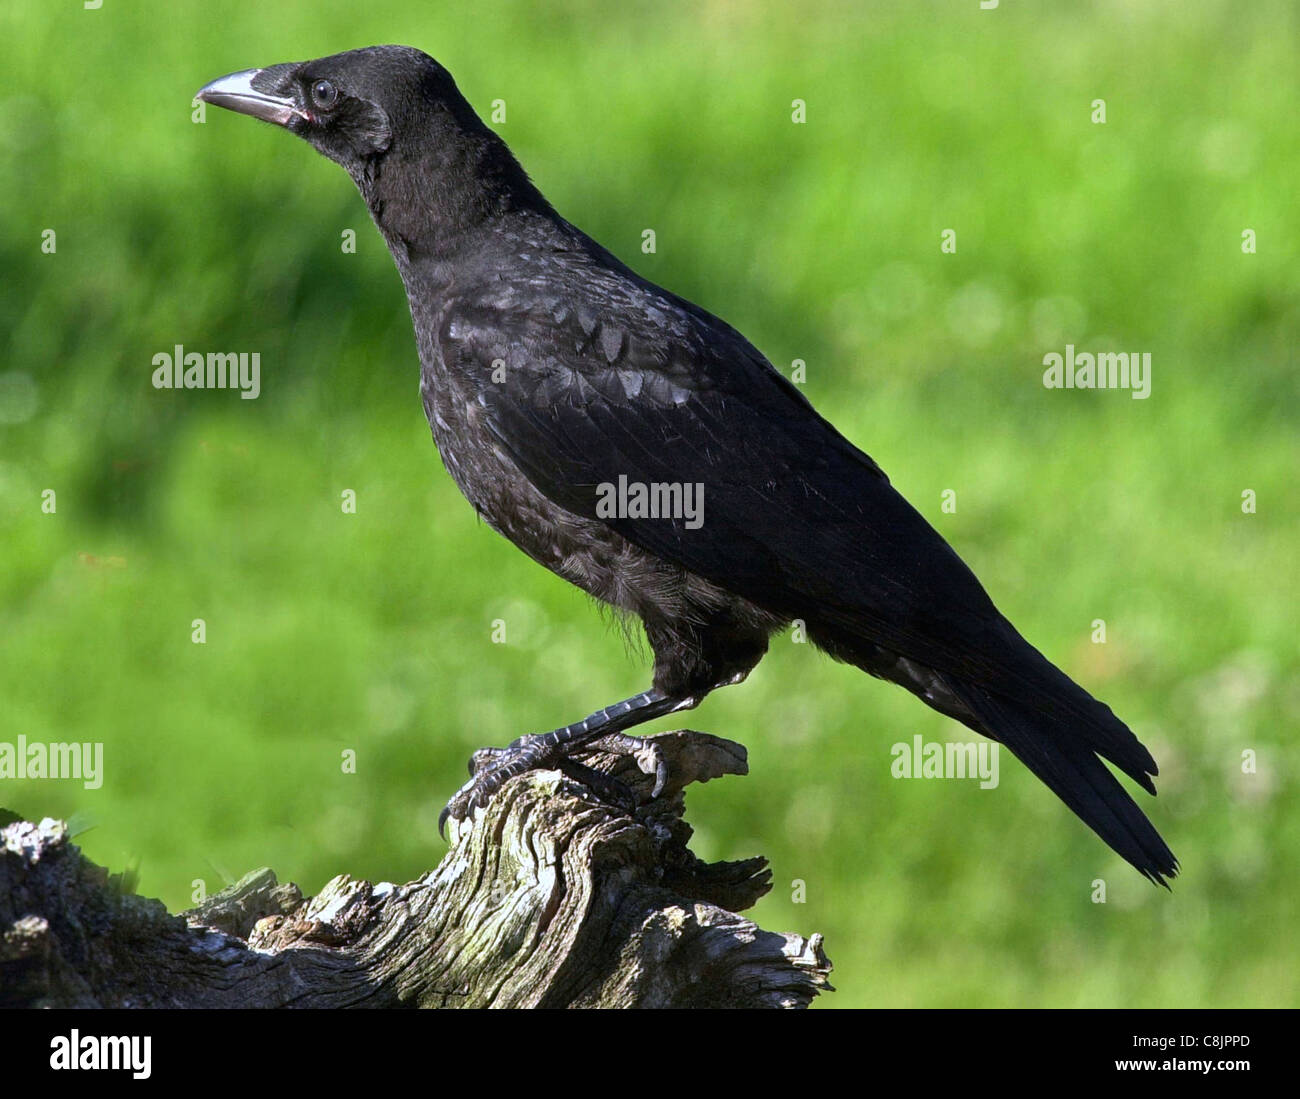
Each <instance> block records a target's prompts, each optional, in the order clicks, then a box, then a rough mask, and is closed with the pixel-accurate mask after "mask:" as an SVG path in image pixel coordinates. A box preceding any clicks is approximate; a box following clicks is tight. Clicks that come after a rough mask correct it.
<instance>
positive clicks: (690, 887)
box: [0, 732, 831, 1007]
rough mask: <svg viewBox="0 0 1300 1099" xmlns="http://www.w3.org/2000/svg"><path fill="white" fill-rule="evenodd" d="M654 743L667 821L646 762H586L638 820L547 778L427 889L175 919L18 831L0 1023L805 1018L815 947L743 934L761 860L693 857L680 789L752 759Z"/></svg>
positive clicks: (280, 890)
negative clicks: (729, 1014)
mask: <svg viewBox="0 0 1300 1099" xmlns="http://www.w3.org/2000/svg"><path fill="white" fill-rule="evenodd" d="M653 743H654V744H656V745H657V746H658V747H657V750H658V751H661V752H663V754H664V756H665V757H666V758H667V759H668V762H669V775H670V778H669V782H668V785H667V788H666V789H665V791H664V792H663V794H662V795H661V796H660V797H659V798H657V799H654V800H649V799H648V793H649V787H650V780H649V779H648V778H647V777H646V776H645V775H643V774H642V771H641V768H642V767H649V766H650V762H649V761H648V760H647V759H645V758H644V755H643V756H642V757H641V758H637V757H635V756H629V755H626V754H615V753H606V752H603V751H595V752H593V753H592V754H591V755H590V756H589V757H588V758H587V759H586V760H585V762H586V764H587V765H588V766H591V767H593V768H595V769H596V770H598V771H600V772H601V773H604V774H608V775H613V776H615V777H617V778H618V779H620V780H621V781H623V782H624V783H625V784H626V785H627V787H629V788H630V789H632V790H633V791H634V792H635V793H636V794H637V801H638V803H639V804H638V806H637V808H636V809H635V810H634V811H628V810H627V809H624V808H618V807H615V806H614V805H612V804H611V803H609V802H608V801H607V800H602V798H600V797H597V796H596V794H595V793H593V791H592V790H591V788H590V787H589V785H587V784H586V783H581V782H578V781H577V780H576V779H574V778H572V777H569V776H568V775H566V774H562V773H561V772H559V771H540V772H533V773H531V774H526V775H522V776H519V777H518V778H515V779H512V780H511V781H510V782H508V783H507V784H506V785H505V786H504V787H503V788H502V789H501V790H500V791H499V792H498V793H497V795H496V797H495V798H494V799H493V801H492V803H491V805H490V806H489V807H488V808H487V809H485V810H480V811H478V812H477V813H475V815H474V817H473V818H472V819H471V820H469V821H466V822H463V823H462V824H460V825H459V826H456V825H455V824H454V823H453V828H452V836H451V839H452V846H451V849H450V850H449V851H448V853H447V855H446V857H445V858H444V859H443V861H442V864H441V865H440V866H439V867H438V868H437V869H436V870H432V871H430V872H429V873H427V874H425V875H424V876H423V877H421V878H419V879H418V880H416V881H413V882H409V883H407V884H406V885H393V884H391V883H387V882H382V883H379V884H377V885H372V884H371V883H370V882H366V881H359V880H356V879H353V878H350V877H348V876H347V875H339V876H338V877H336V878H334V879H333V880H331V881H330V882H329V883H327V884H326V886H325V887H324V888H323V889H322V890H321V892H320V893H319V894H318V895H317V896H315V897H312V898H304V897H303V896H302V894H301V893H300V891H299V890H298V887H297V886H296V885H293V884H291V883H290V884H280V883H279V882H278V881H277V880H276V876H275V874H274V873H272V872H271V871H270V870H269V869H261V870H256V871H253V872H252V873H250V874H248V875H247V876H246V877H244V878H243V879H242V880H241V881H239V882H238V883H236V884H235V885H233V886H231V887H230V888H229V889H226V890H224V891H223V892H222V893H220V894H218V895H216V896H214V897H212V898H211V899H209V900H208V901H207V902H206V903H205V904H203V905H202V906H201V907H199V908H198V909H196V910H193V911H190V912H185V913H182V914H180V915H172V914H169V913H168V912H167V910H166V908H165V907H164V906H163V904H162V903H161V902H160V901H156V900H150V899H147V898H144V897H140V896H137V895H135V894H134V893H132V892H130V891H129V889H127V888H124V886H123V883H122V880H121V878H120V877H113V876H110V875H109V874H108V872H107V871H106V870H104V869H103V868H102V867H99V866H96V865H94V864H93V863H91V862H89V861H88V860H86V859H85V858H84V857H83V856H82V854H81V852H80V850H79V849H78V848H77V847H76V846H75V845H74V844H73V843H72V842H71V841H70V839H69V836H68V831H67V827H66V825H64V824H63V823H62V822H60V821H55V820H51V819H48V818H47V819H45V820H43V821H41V822H40V823H39V824H34V823H31V822H28V821H17V822H15V823H12V824H10V825H8V826H7V827H5V828H4V829H3V831H2V832H0V836H2V837H3V847H2V848H0V1006H4V1007H15V1006H20V1007H21V1006H25V1007H38V1006H40V1007H803V1006H806V1005H807V1004H808V1003H809V1002H810V1001H811V1000H812V999H813V997H814V996H815V995H816V994H817V993H818V992H820V991H821V990H823V989H829V988H830V985H829V983H828V982H827V974H828V973H829V971H830V968H831V966H830V962H829V961H828V960H827V959H826V957H825V955H824V954H823V952H822V941H821V936H820V935H815V934H814V935H812V936H811V937H809V938H807V939H805V938H803V937H802V936H799V935H793V934H777V933H773V932H769V931H763V930H762V929H760V928H759V927H757V926H756V925H754V924H753V923H752V922H750V921H749V920H747V919H745V918H744V917H742V916H739V915H736V912H738V911H741V910H744V909H745V908H748V907H749V906H751V905H752V904H754V902H755V901H757V900H758V898H759V897H761V896H762V895H763V894H764V893H766V892H767V891H768V889H769V888H770V887H771V874H770V872H769V870H768V869H767V862H766V860H765V859H762V858H751V859H745V860H742V861H738V862H721V863H713V864H706V863H703V862H701V861H700V860H699V859H697V858H696V857H695V856H694V855H693V854H691V852H690V851H689V850H688V849H687V846H686V845H687V842H688V841H689V839H690V836H691V829H690V827H689V826H688V825H687V824H686V823H685V821H684V820H683V819H682V813H683V809H684V796H683V793H682V789H683V787H685V786H686V785H688V784H689V783H691V782H706V781H708V780H709V779H711V778H717V777H719V776H721V775H726V774H735V775H743V774H745V772H746V770H747V767H746V760H745V750H744V749H743V748H742V747H740V746H739V745H737V744H733V743H731V742H730V741H726V740H721V739H719V738H717V737H713V736H709V735H707V734H703V733H695V732H677V733H668V734H665V735H663V736H661V737H657V738H655V740H654V742H653ZM606 796H608V791H606Z"/></svg>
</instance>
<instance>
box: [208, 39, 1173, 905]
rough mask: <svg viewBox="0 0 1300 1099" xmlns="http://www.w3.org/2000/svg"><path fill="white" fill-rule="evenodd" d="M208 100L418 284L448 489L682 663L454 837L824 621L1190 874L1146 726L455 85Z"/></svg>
mask: <svg viewBox="0 0 1300 1099" xmlns="http://www.w3.org/2000/svg"><path fill="white" fill-rule="evenodd" d="M199 98H200V99H202V100H206V101H207V102H209V103H213V104H217V105H218V106H222V107H227V108H229V109H231V110H234V111H239V112H241V113H243V114H248V115H252V116H253V117H255V118H260V119H264V120H266V121H268V122H274V123H276V124H278V125H280V126H283V127H284V128H285V129H287V130H290V131H292V132H293V133H296V134H298V135H299V136H300V137H303V138H305V139H306V140H307V141H309V142H310V143H311V144H312V145H314V146H315V147H316V149H317V150H318V151H320V152H321V153H323V154H324V155H325V156H327V157H329V158H330V159H331V160H334V161H336V162H337V163H338V164H340V165H342V166H343V168H345V169H346V170H347V172H348V174H349V175H350V176H351V177H352V179H353V180H354V181H355V183H356V185H357V187H358V188H359V189H360V191H361V195H362V197H363V198H364V199H365V202H366V205H367V206H368V207H369V208H370V212H371V214H372V216H373V217H374V221H375V224H376V225H377V226H378V227H379V231H380V232H381V233H382V234H383V236H384V240H385V241H387V243H388V248H389V250H390V251H391V252H392V255H393V259H394V260H395V261H396V263H397V269H398V271H399V272H400V273H401V276H402V281H403V282H404V283H405V285H406V293H407V297H408V299H409V301H410V307H411V318H412V320H413V322H414V325H415V335H416V341H417V344H418V347H419V353H420V363H421V375H420V391H421V395H422V396H423V399H424V410H425V413H426V415H427V416H428V419H429V425H430V427H431V428H432V430H433V437H434V440H435V442H436V443H437V446H438V450H439V452H440V453H441V455H442V460H443V462H444V464H445V465H446V467H447V470H448V472H449V473H450V474H451V476H452V477H453V478H454V479H455V481H456V483H457V485H459V486H460V489H461V491H462V492H463V493H464V494H465V496H466V497H467V498H468V499H469V501H470V503H471V504H473V505H474V507H475V509H477V511H478V513H479V515H481V516H482V517H483V518H484V519H485V520H486V521H487V522H488V523H489V524H490V525H491V526H492V527H493V528H495V529H496V530H497V531H499V532H500V533H501V534H503V535H505V536H506V537H507V538H509V539H510V541H512V542H513V543H514V544H515V545H516V546H518V547H519V548H520V549H521V550H523V551H524V552H525V553H526V554H528V555H529V556H530V557H532V558H533V559H534V560H535V561H537V562H538V563H540V564H542V565H545V566H546V567H547V568H548V569H551V570H552V571H553V572H555V573H557V574H558V575H560V576H562V577H564V578H565V579H566V580H569V581H570V582H572V583H573V584H576V585H577V586H578V587H580V588H582V589H583V590H584V591H586V592H588V593H590V594H591V595H593V596H595V597H596V598H597V599H599V600H602V601H604V602H605V603H607V604H609V605H611V606H612V607H615V608H617V609H618V610H619V611H622V612H626V613H629V614H632V615H636V616H638V617H639V618H640V620H641V622H642V624H643V625H644V628H645V633H646V637H647V639H648V641H649V644H650V647H651V649H652V651H653V653H654V679H653V684H652V686H651V688H650V690H648V691H645V692H643V693H642V694H639V695H636V696H634V697H632V698H629V699H626V700H624V701H622V702H618V703H615V704H614V705H612V706H607V707H605V708H604V709H602V710H597V711H596V712H595V713H593V714H591V715H590V716H589V717H587V718H585V719H584V720H582V721H580V722H577V723H576V724H573V725H566V726H564V727H563V728H559V729H555V730H553V731H551V732H549V733H544V734H538V735H534V736H525V737H521V738H520V739H518V740H516V741H515V742H514V743H513V744H511V745H510V746H508V747H507V748H504V749H500V750H492V749H484V750H483V751H480V752H478V753H475V757H474V760H473V761H471V775H472V777H471V780H470V781H469V782H468V783H467V784H466V785H465V786H464V787H463V788H462V789H461V790H460V792H459V793H458V794H457V795H456V796H455V797H454V798H453V799H452V800H451V802H450V803H449V804H448V806H447V809H446V810H444V814H443V819H444V820H445V818H446V816H447V815H448V814H451V815H453V816H455V817H456V818H457V819H461V818H463V817H464V816H465V815H466V814H467V813H468V812H470V811H471V810H472V809H473V808H475V807H477V806H481V805H483V804H485V803H486V801H487V799H489V798H490V797H491V796H492V794H493V792H494V791H495V790H497V789H498V788H499V787H500V786H501V784H502V783H503V782H504V781H505V780H506V779H507V778H509V777H510V776H512V775H515V774H519V773H520V772H522V771H525V770H528V769H530V768H534V767H540V766H560V767H564V768H566V769H570V768H574V767H580V766H581V765H579V764H577V763H576V762H575V761H574V760H572V759H571V758H569V757H570V754H571V753H573V752H574V751H576V750H578V749H581V748H584V747H587V746H589V745H590V744H591V743H592V742H593V741H595V740H597V739H600V738H607V737H608V738H609V740H607V741H602V743H614V744H619V745H621V746H622V747H624V748H628V749H631V748H633V747H635V746H638V745H639V746H641V747H644V742H641V741H638V740H636V738H633V737H628V736H625V735H623V732H622V731H623V730H626V729H628V728H630V727H632V726H634V725H637V724H640V723H641V722H644V721H649V720H650V719H652V718H657V717H660V716H662V715H664V714H669V713H673V712H675V711H678V710H685V709H689V708H690V707H692V706H695V705H697V704H698V703H699V702H700V700H701V699H702V698H704V696H705V695H707V694H708V693H709V692H710V691H712V690H713V689H714V688H715V687H720V686H723V685H725V684H730V683H739V682H740V681H741V680H743V679H744V678H745V676H746V675H748V674H749V672H750V670H751V669H752V668H753V667H754V666H755V664H757V663H758V661H759V659H760V658H761V657H762V656H763V654H764V652H765V651H766V650H767V646H768V640H769V638H770V637H771V636H772V635H773V634H774V633H776V632H777V631H780V630H782V629H783V628H785V627H786V626H788V625H789V624H790V623H791V622H792V621H795V620H799V621H802V622H803V623H804V624H805V628H806V631H807V635H808V637H809V638H810V639H811V640H812V641H813V642H815V643H816V644H817V645H818V646H819V647H820V648H822V649H823V650H825V651H826V652H827V653H829V654H830V655H831V656H832V657H834V658H835V659H837V660H841V661H845V662H847V663H850V664H853V665H855V666H856V667H858V668H861V669H862V670H863V671H866V672H869V673H870V674H872V675H874V676H879V677H881V678H884V679H888V680H890V681H892V682H894V683H898V684H901V685H902V686H903V687H906V688H907V689H908V690H909V691H911V692H912V693H913V694H915V695H917V696H918V697H919V698H921V699H922V700H923V701H924V702H926V703H927V704H928V705H930V706H932V707H934V708H935V709H936V710H938V711H940V712H941V713H944V714H947V715H948V716H950V717H952V718H955V719H956V720H958V721H960V722H962V723H963V724H965V725H967V726H968V727H969V728H971V729H974V730H975V731H976V732H979V733H982V734H983V735H984V736H987V737H991V738H992V739H994V740H996V741H999V742H1001V743H1002V744H1004V745H1005V746H1006V747H1007V748H1009V749H1010V750H1011V751H1012V752H1013V753H1014V754H1015V755H1016V756H1018V757H1019V758H1020V759H1021V760H1022V761H1023V762H1024V763H1025V765H1026V766H1028V767H1029V768H1030V769H1031V770H1032V771H1033V772H1034V773H1035V774H1036V775H1038V777H1039V778H1041V779H1042V780H1043V781H1044V782H1045V783H1046V784H1047V785H1048V786H1049V787H1051V789H1052V790H1053V791H1055V792H1056V794H1057V795H1058V796H1059V797H1060V798H1061V800H1063V801H1064V802H1065V803H1066V804H1067V805H1068V806H1069V807H1070V808H1071V809H1073V810H1074V811H1075V812H1076V813H1077V814H1078V815H1079V816H1080V817H1081V818H1082V819H1083V820H1084V821H1085V822H1086V823H1087V824H1088V825H1089V826H1090V827H1091V828H1092V829H1093V830H1094V831H1096V832H1097V834H1098V835H1099V836H1101V838H1102V839H1104V840H1105V841H1106V842H1107V843H1108V844H1110V846H1111V847H1112V848H1114V849H1115V850H1116V851H1117V852H1118V853H1119V854H1120V855H1122V856H1123V857H1124V858H1125V859H1127V860H1128V861H1129V862H1130V863H1132V864H1133V866H1135V867H1136V868H1137V869H1138V870H1139V871H1141V872H1142V873H1143V874H1144V875H1146V876H1147V877H1148V878H1150V879H1151V880H1152V881H1155V882H1158V883H1160V884H1165V881H1164V879H1165V878H1166V877H1168V876H1172V875H1173V874H1174V873H1176V871H1177V866H1178V864H1177V861H1176V860H1175V858H1174V856H1173V854H1172V853H1171V852H1170V850H1169V848H1168V847H1167V846H1165V843H1164V841H1163V840H1162V839H1161V838H1160V836H1159V834H1158V833H1157V832H1156V830H1155V829H1154V828H1153V827H1152V826H1151V823H1150V822H1149V821H1148V820H1147V819H1146V817H1145V816H1143V814H1142V811H1141V810H1140V809H1139V808H1138V807H1137V805H1136V804H1135V803H1134V801H1133V800H1132V799H1131V798H1130V797H1129V795H1128V794H1127V793H1126V792H1125V791H1124V788H1123V787H1122V786H1121V785H1120V783H1119V782H1118V781H1117V780H1116V778H1115V776H1114V775H1113V774H1112V773H1111V772H1110V771H1109V770H1108V769H1107V767H1106V766H1105V764H1104V763H1102V758H1104V759H1107V760H1109V761H1110V762H1111V763H1113V764H1114V765H1115V766H1116V767H1118V768H1119V769H1120V770H1121V771H1123V772H1124V773H1125V774H1127V775H1128V776H1129V777H1130V778H1132V779H1133V781H1135V782H1137V783H1138V784H1139V785H1140V786H1142V787H1143V788H1144V789H1145V790H1147V791H1148V792H1149V793H1152V794H1154V793H1155V787H1154V786H1153V784H1152V782H1151V778H1150V776H1152V775H1155V774H1156V773H1157V769H1156V764H1155V761H1154V760H1153V759H1152V758H1151V754H1150V753H1149V752H1148V751H1147V750H1146V748H1144V747H1143V746H1142V744H1141V743H1139V742H1138V740H1137V738H1136V737H1135V736H1134V735H1133V733H1132V732H1130V731H1129V729H1128V728H1127V727H1126V726H1125V725H1124V723H1123V722H1122V721H1120V720H1119V719H1118V718H1116V717H1115V715H1114V714H1113V713H1111V711H1110V709H1109V708H1108V707H1107V706H1106V705H1104V704H1103V703H1101V702H1099V701H1097V700H1096V699H1095V698H1093V697H1092V696H1091V695H1089V694H1088V692H1087V691H1085V690H1083V688H1081V687H1079V686H1078V685H1077V684H1075V683H1074V682H1072V681H1071V680H1070V678H1069V677H1068V676H1067V675H1065V674H1064V673H1063V672H1061V671H1060V670H1059V669H1058V668H1056V667H1055V666H1054V665H1053V664H1052V663H1051V662H1050V661H1048V660H1047V659H1046V658H1045V657H1044V656H1043V655H1042V654H1041V653H1039V652H1038V650H1037V649H1035V648H1034V647H1033V646H1032V645H1030V644H1029V643H1028V642H1027V641H1025V639H1024V638H1022V637H1021V636H1020V634H1019V633H1017V632H1016V630H1015V627H1013V626H1012V625H1011V623H1010V622H1008V621H1007V619H1006V618H1004V617H1003V616H1002V615H1001V614H1000V613H999V612H998V610H997V608H995V607H994V606H993V603H992V601H991V600H990V599H989V597H988V595H987V594H985V592H984V589H983V588H982V587H981V586H980V583H979V581H978V580H976V579H975V576H974V575H973V574H972V573H971V571H970V569H969V568H967V567H966V565H965V564H964V563H963V562H962V560H961V558H959V557H958V556H957V554H956V553H954V552H953V550H952V549H951V548H950V547H949V546H948V544H947V543H946V542H945V541H944V540H943V538H941V537H940V536H939V534H938V533H936V532H935V530H934V529H933V528H932V527H931V526H930V525H929V524H928V523H927V522H926V521H925V520H924V519H923V518H922V517H921V516H920V514H918V513H917V511H916V510H915V509H914V508H912V506H911V505H910V504H908V502H907V501H906V500H904V499H903V497H902V496H900V495H899V494H898V493H897V492H896V491H895V490H894V489H893V488H892V487H891V486H890V484H889V480H888V478H886V476H885V474H884V473H883V472H881V470H880V468H879V467H878V466H877V465H876V463H875V462H873V461H872V460H871V459H870V458H869V457H868V456H867V455H866V454H864V453H863V452H862V451H860V450H859V449H858V448H857V447H855V446H854V445H853V444H852V443H850V442H849V441H848V440H847V439H845V438H844V436H843V435H841V434H840V433H839V432H838V431H836V430H835V428H834V427H832V426H831V425H830V424H829V423H827V421H826V420H824V419H823V418H822V417H821V416H819V415H818V414H817V412H816V411H814V409H813V407H812V406H811V405H810V404H809V403H808V401H807V400H806V399H805V398H804V396H803V395H802V393H800V392H799V390H798V389H797V388H796V387H795V386H794V385H792V384H791V383H790V382H789V381H787V380H786V379H785V378H784V377H783V376H782V375H781V374H780V373H778V372H777V371H776V370H775V369H774V368H773V367H772V366H771V365H770V364H769V363H768V361H767V360H766V359H765V358H764V357H763V356H762V355H761V354H760V353H759V352H758V351H757V350H755V349H754V347H752V346H751V345H750V344H749V342H748V341H746V339H745V338H744V337H743V336H742V335H741V334H740V333H739V332H737V331H736V330H735V329H734V328H732V327H730V326H729V325H728V324H726V323H725V322H723V321H721V320H719V319H718V318H717V317H715V316H713V315H712V314H710V313H708V312H706V311H705V310H703V309H701V308H700V307H699V306H697V305H694V304H692V303H691V302H689V301H685V300H684V299H682V298H679V297H677V296H676V295H675V294H672V293H670V292H669V291H667V290H664V289H663V288H662V287H659V286H656V285H655V284H654V283H651V282H648V281H647V280H645V279H643V278H641V277H640V276H639V275H638V274H637V273H636V272H635V271H633V270H631V269H630V268H629V267H627V266H626V265H625V264H623V263H621V262H620V261H619V260H618V259H616V258H615V257H614V256H613V255H611V254H610V253H609V252H607V251H606V250H605V249H604V248H602V247H601V246H600V245H599V244H597V243H596V242H595V241H593V240H592V239H591V238H590V237H588V236H587V235H586V234H584V233H583V232H581V230H579V229H577V228H575V227H574V226H572V225H570V224H569V223H568V222H567V221H565V220H564V218H562V217H561V216H560V215H559V214H558V213H556V212H555V210H554V209H552V207H551V205H550V203H549V202H547V201H546V199H545V198H544V197H543V196H542V194H541V192H539V191H538V189H537V188H536V187H535V186H534V185H533V183H532V182H531V181H530V180H529V178H528V176H527V175H526V174H525V173H524V170H523V169H522V168H521V167H520V165H519V163H518V161H516V160H515V158H514V156H513V155H512V154H511V152H510V150H509V149H508V148H506V145H505V142H503V141H502V140H501V139H500V138H499V137H498V136H497V135H496V134H495V133H493V132H492V131H491V130H490V129H488V127H487V126H486V125H484V124H483V122H482V121H481V120H480V119H479V117H478V116H477V115H476V114H475V113H474V110H473V108H472V107H470V105H469V103H468V102H466V100H465V99H464V97H463V96H462V95H461V94H460V92H459V91H458V90H457V88H456V84H455V82H454V81H453V80H452V78H451V74H450V73H448V72H447V70H446V69H444V68H443V67H442V66H441V65H439V64H438V63H437V62H436V61H434V60H433V59H432V58H430V57H429V56H427V55H426V54H424V53H421V52H420V51H419V50H415V49H410V48H407V47H402V46H376V47H372V48H369V49H361V50H352V51H349V52H347V53H341V54H337V55H335V56H332V57H325V58H321V59H320V60H317V61H306V62H302V63H294V64H282V65H272V66H271V67H269V68H265V69H250V70H247V71H245V72H239V73H234V74H232V75H230V76H224V77H222V78H220V79H219V80H214V81H213V82H212V83H210V84H208V85H207V86H206V87H204V88H203V89H202V90H201V91H200V92H199ZM649 743H650V744H653V742H652V741H651V742H649ZM651 751H652V750H651ZM1099 757H1100V758H1099ZM642 758H645V757H644V756H643V757H642ZM662 766H663V765H662V761H661V762H660V763H659V765H658V769H659V773H658V776H657V777H658V782H657V784H656V792H657V791H658V789H660V788H661V787H662V785H663V780H664V777H665V776H664V774H663V772H662ZM583 770H586V769H583ZM570 773H574V772H573V771H572V770H570ZM588 777H590V773H589V772H588ZM440 825H441V822H440Z"/></svg>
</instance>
